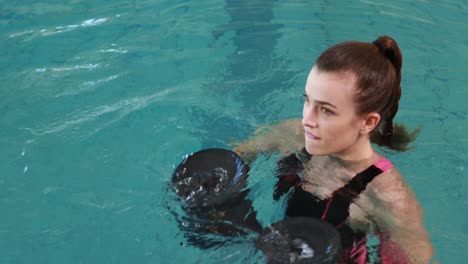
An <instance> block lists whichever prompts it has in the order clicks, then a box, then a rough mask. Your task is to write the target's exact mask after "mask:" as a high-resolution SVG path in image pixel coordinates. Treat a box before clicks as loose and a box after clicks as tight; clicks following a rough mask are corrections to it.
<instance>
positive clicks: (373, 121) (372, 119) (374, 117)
mask: <svg viewBox="0 0 468 264" xmlns="http://www.w3.org/2000/svg"><path fill="white" fill-rule="evenodd" d="M379 122H380V115H379V114H378V113H375V112H372V113H370V114H367V115H366V116H365V117H364V122H363V125H362V127H361V134H369V133H370V132H372V130H374V129H375V128H376V127H377V126H378V125H379Z"/></svg>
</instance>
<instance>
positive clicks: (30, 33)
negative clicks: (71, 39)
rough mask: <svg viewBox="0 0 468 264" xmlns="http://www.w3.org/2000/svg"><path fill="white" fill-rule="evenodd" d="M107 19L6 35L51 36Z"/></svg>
mask: <svg viewBox="0 0 468 264" xmlns="http://www.w3.org/2000/svg"><path fill="white" fill-rule="evenodd" d="M108 21H109V18H92V19H87V20H84V21H82V22H81V23H79V24H71V25H61V26H56V27H54V28H43V29H39V30H25V31H21V32H16V33H12V34H10V35H9V36H8V37H9V38H17V37H23V36H29V37H30V38H34V37H38V36H39V37H46V36H51V35H55V34H59V33H65V32H69V31H72V30H75V29H79V28H87V27H94V26H98V25H101V24H103V23H105V22H108Z"/></svg>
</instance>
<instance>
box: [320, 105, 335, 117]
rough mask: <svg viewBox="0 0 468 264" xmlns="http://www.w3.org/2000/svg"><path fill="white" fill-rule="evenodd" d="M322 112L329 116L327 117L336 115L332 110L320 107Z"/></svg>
mask: <svg viewBox="0 0 468 264" xmlns="http://www.w3.org/2000/svg"><path fill="white" fill-rule="evenodd" d="M320 112H322V113H324V114H327V115H331V114H334V113H333V111H331V110H330V109H328V108H325V107H320Z"/></svg>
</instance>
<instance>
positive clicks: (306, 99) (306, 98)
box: [302, 94, 309, 102]
mask: <svg viewBox="0 0 468 264" xmlns="http://www.w3.org/2000/svg"><path fill="white" fill-rule="evenodd" d="M302 96H304V100H305V101H306V102H309V98H308V97H307V94H303V95H302Z"/></svg>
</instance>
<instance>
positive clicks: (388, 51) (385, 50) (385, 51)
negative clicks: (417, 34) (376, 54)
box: [372, 39, 395, 62]
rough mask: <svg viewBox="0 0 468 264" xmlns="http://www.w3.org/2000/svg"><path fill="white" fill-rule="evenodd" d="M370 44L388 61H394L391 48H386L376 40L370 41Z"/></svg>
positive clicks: (393, 53) (393, 52)
mask: <svg viewBox="0 0 468 264" xmlns="http://www.w3.org/2000/svg"><path fill="white" fill-rule="evenodd" d="M372 44H374V45H375V46H377V47H378V48H379V50H380V52H382V54H383V55H384V56H385V57H387V58H388V59H389V60H390V61H392V62H393V61H394V59H395V51H394V50H393V49H392V48H387V47H385V46H384V45H383V44H382V42H380V41H379V40H378V39H376V40H374V41H372Z"/></svg>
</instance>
